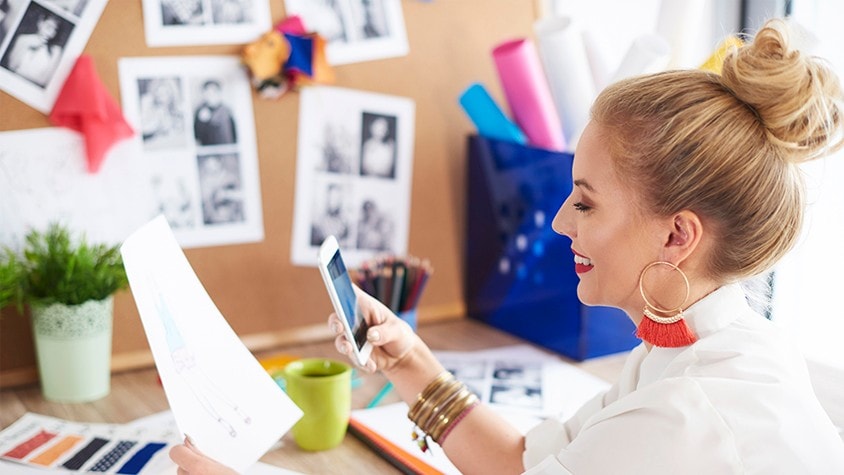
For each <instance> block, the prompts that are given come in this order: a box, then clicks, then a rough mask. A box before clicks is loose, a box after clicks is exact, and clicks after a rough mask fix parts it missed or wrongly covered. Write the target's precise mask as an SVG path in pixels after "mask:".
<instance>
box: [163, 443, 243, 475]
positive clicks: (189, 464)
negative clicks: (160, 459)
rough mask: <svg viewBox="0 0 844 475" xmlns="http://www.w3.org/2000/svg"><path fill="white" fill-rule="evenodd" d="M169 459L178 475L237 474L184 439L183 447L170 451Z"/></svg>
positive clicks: (176, 447)
mask: <svg viewBox="0 0 844 475" xmlns="http://www.w3.org/2000/svg"><path fill="white" fill-rule="evenodd" d="M170 459H171V460H173V462H176V465H178V466H179V471H178V474H179V475H189V474H190V475H237V472H235V471H234V470H232V469H230V468H229V467H226V466H225V465H223V464H221V463H220V462H217V461H216V460H213V459H211V458H209V457H208V456H206V455H205V454H203V453H202V452H200V451H199V449H197V448H196V446H194V445H193V443H191V440H190V437H185V443H184V444H183V445H177V446H175V447H173V448H172V449H170Z"/></svg>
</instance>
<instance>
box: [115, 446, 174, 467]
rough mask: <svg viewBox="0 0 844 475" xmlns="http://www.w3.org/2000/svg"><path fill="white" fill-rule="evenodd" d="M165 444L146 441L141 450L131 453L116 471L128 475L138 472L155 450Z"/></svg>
mask: <svg viewBox="0 0 844 475" xmlns="http://www.w3.org/2000/svg"><path fill="white" fill-rule="evenodd" d="M166 446H167V444H162V443H160V442H150V443H148V444H147V445H145V446H144V447H143V448H142V449H141V450H139V451H137V452H135V455H133V456H132V458H130V459H129V461H128V462H126V463H125V464H123V466H122V467H120V470H118V471H117V473H123V474H128V475H136V474H138V473H140V471H141V470H142V469H143V468H144V465H146V464H147V462H149V459H151V458H152V456H153V455H155V453H156V452H158V451H159V450H161V449H163V448H164V447H166Z"/></svg>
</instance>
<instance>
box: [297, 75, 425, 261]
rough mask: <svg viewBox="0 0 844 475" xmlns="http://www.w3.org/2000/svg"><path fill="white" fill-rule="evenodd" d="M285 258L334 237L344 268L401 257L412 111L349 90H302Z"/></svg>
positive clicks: (398, 100) (301, 257) (303, 257)
mask: <svg viewBox="0 0 844 475" xmlns="http://www.w3.org/2000/svg"><path fill="white" fill-rule="evenodd" d="M300 111H301V112H300V116H299V142H298V143H299V149H298V152H297V153H298V157H297V166H296V202H295V208H294V216H293V239H292V249H291V255H292V261H293V263H294V264H298V265H316V257H317V249H318V248H319V245H320V243H322V241H323V240H324V239H325V238H326V237H328V236H330V235H333V236H335V237H336V238H337V241H338V242H339V243H340V246H341V247H342V248H343V257H344V258H345V260H346V261H347V264H348V265H350V266H357V265H358V264H359V263H360V262H362V261H363V260H364V259H368V258H370V257H373V256H374V255H376V254H380V253H384V252H392V253H397V254H404V253H406V252H407V237H408V230H409V229H408V228H409V223H410V216H409V214H410V184H411V172H412V168H413V128H414V111H415V106H414V104H413V102H412V101H411V100H409V99H406V98H402V97H395V96H386V95H381V94H372V93H366V92H360V91H354V90H351V89H341V88H334V87H321V86H313V87H308V88H305V89H303V90H302V93H301V102H300Z"/></svg>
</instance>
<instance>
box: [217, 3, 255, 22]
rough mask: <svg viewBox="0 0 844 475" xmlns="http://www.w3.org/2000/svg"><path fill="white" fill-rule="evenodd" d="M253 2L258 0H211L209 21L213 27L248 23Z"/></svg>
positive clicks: (250, 18)
mask: <svg viewBox="0 0 844 475" xmlns="http://www.w3.org/2000/svg"><path fill="white" fill-rule="evenodd" d="M255 1H258V0H211V21H212V22H213V23H214V24H215V25H226V24H228V25H235V24H242V23H249V22H251V21H252V14H253V8H252V4H253V2H255Z"/></svg>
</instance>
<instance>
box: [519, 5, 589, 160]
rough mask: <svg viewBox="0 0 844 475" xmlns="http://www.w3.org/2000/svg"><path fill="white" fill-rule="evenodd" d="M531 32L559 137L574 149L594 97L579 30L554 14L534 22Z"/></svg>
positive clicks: (569, 19) (570, 21)
mask: <svg viewBox="0 0 844 475" xmlns="http://www.w3.org/2000/svg"><path fill="white" fill-rule="evenodd" d="M534 31H535V32H536V37H537V38H538V40H539V53H540V56H541V58H542V64H543V66H544V67H545V76H546V77H547V78H548V85H549V86H550V88H551V96H552V97H553V98H554V106H555V107H556V108H557V113H558V114H559V115H560V118H561V119H562V122H563V136H565V137H566V140H567V144H568V147H569V149H571V150H574V148H575V146H576V145H577V139H578V137H579V136H580V132H581V131H582V130H583V128H584V127H586V122H588V121H589V108H590V107H592V101H593V100H594V99H595V85H594V83H593V82H592V72H591V70H590V68H589V60H588V59H587V57H586V50H585V49H584V47H583V37H582V35H581V30H580V28H579V27H578V26H577V25H576V24H575V23H573V22H572V19H571V18H569V17H557V18H548V19H545V20H540V21H538V22H536V24H535V25H534Z"/></svg>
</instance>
